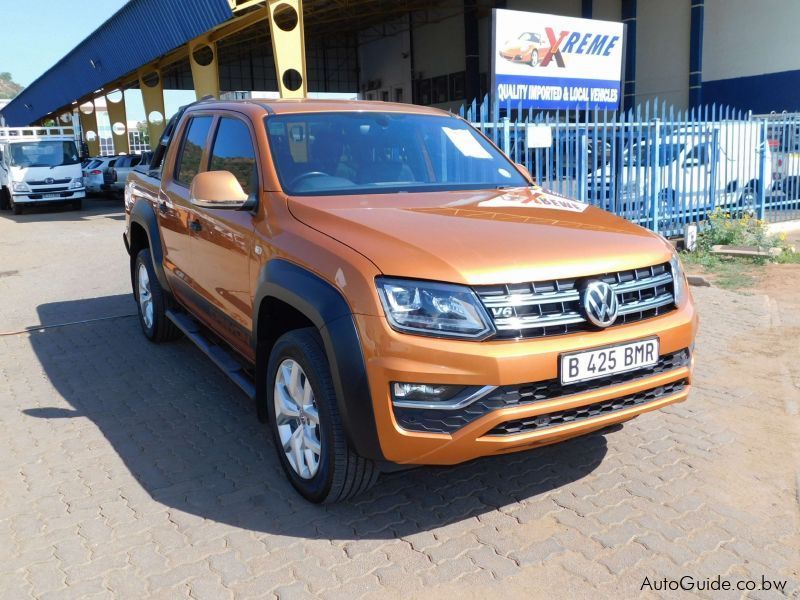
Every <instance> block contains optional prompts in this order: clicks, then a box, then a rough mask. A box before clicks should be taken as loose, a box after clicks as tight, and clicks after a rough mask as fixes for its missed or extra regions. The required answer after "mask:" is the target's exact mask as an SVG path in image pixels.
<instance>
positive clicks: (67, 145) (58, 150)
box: [9, 142, 80, 167]
mask: <svg viewBox="0 0 800 600" xmlns="http://www.w3.org/2000/svg"><path fill="white" fill-rule="evenodd" d="M9 151H10V154H11V164H12V165H13V166H15V167H60V166H61V165H77V164H78V163H80V158H79V157H78V149H77V148H76V147H75V142H17V143H14V144H10V145H9Z"/></svg>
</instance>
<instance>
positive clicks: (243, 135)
mask: <svg viewBox="0 0 800 600" xmlns="http://www.w3.org/2000/svg"><path fill="white" fill-rule="evenodd" d="M208 170H209V171H230V172H231V173H233V174H234V175H235V176H236V179H238V180H239V183H240V184H241V185H242V189H243V190H244V191H245V193H247V194H252V193H253V192H254V191H255V190H256V187H257V185H258V176H257V171H256V153H255V150H254V149H253V139H252V137H251V135H250V130H249V129H248V128H247V125H245V124H244V123H243V122H242V121H240V120H239V119H226V118H223V119H220V122H219V128H218V129H217V135H216V137H215V138H214V149H213V150H212V152H211V164H210V165H209V167H208Z"/></svg>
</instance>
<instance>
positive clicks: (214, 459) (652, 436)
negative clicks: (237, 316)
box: [0, 201, 800, 599]
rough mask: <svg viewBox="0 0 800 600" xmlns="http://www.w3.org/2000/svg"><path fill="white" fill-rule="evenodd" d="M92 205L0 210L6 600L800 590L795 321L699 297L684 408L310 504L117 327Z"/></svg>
mask: <svg viewBox="0 0 800 600" xmlns="http://www.w3.org/2000/svg"><path fill="white" fill-rule="evenodd" d="M89 206H90V209H89V210H87V211H84V212H83V213H80V214H78V213H69V212H59V213H53V214H50V213H38V214H32V215H23V216H21V217H11V216H9V214H8V213H2V214H0V332H13V331H17V330H23V329H26V328H31V331H28V332H26V333H22V334H15V335H2V336H0V596H1V597H3V598H9V599H18V598H27V597H35V598H59V599H60V598H168V599H173V598H185V597H192V598H198V599H199V598H215V599H216V598H234V597H236V598H250V597H276V596H277V597H280V598H311V597H321V598H348V599H349V598H356V597H361V596H363V597H369V598H378V597H401V596H404V597H408V596H416V597H443V596H451V595H459V596H462V597H481V598H483V597H491V596H498V597H500V596H502V597H538V596H545V595H554V594H559V595H560V596H565V595H573V596H584V597H612V596H613V597H632V596H637V595H639V594H640V588H641V585H642V582H643V581H644V580H645V577H647V578H649V580H650V581H651V582H655V581H661V580H663V579H664V578H671V579H677V578H679V577H681V576H685V575H686V576H692V577H695V578H697V579H698V580H704V579H705V578H716V577H717V576H718V575H720V576H722V578H723V579H725V580H729V581H731V582H734V583H735V582H737V581H739V580H747V579H753V580H755V581H756V582H757V584H758V585H759V586H760V585H761V581H762V577H766V578H767V579H778V580H785V581H786V582H787V583H786V588H785V591H784V593H783V594H781V593H777V592H775V591H774V590H771V591H766V592H765V591H754V592H752V593H751V594H750V595H751V596H753V597H758V598H761V597H781V596H783V595H786V596H792V595H794V596H795V597H797V595H798V594H800V573H798V568H799V567H800V537H799V536H798V523H799V522H800V518H799V507H798V496H797V494H798V491H797V486H798V481H797V474H798V464H800V461H798V456H800V452H798V441H800V435H798V434H799V433H800V424H799V423H798V421H799V420H800V417H798V415H797V399H798V397H800V370H799V367H798V364H800V361H798V354H797V350H796V348H797V346H796V340H797V339H798V335H800V317H797V316H796V315H797V313H796V312H791V311H787V310H784V308H783V305H782V304H781V302H782V300H781V299H780V298H778V299H775V298H769V297H767V296H764V295H762V294H758V293H754V294H751V295H740V294H735V293H733V292H726V291H722V290H719V289H716V288H708V289H706V288H703V289H698V290H696V291H695V294H696V297H697V300H698V303H699V306H700V311H701V315H702V333H701V336H700V339H699V342H698V348H697V357H698V361H699V366H698V371H697V386H696V390H695V392H694V395H693V396H692V397H691V398H690V400H689V401H688V402H686V403H684V404H682V405H678V406H674V407H671V408H669V409H667V410H664V411H661V412H658V413H650V414H648V415H645V416H643V417H640V418H639V419H636V420H634V421H632V422H630V423H628V424H626V425H625V426H624V427H623V428H621V429H619V430H618V431H614V432H608V433H605V434H602V435H601V434H596V435H591V436H588V437H584V438H581V439H577V440H573V441H570V442H567V443H563V444H560V445H558V446H553V447H549V448H544V449H541V450H537V451H532V452H528V453H524V454H517V455H513V456H505V457H501V458H491V459H484V460H479V461H475V462H473V463H470V464H466V465H461V466H458V467H455V468H447V469H432V468H425V469H418V470H414V471H410V472H405V473H399V474H395V475H392V476H385V477H384V478H383V479H382V481H381V482H380V483H379V485H378V486H377V487H375V488H374V489H373V490H371V491H370V492H369V493H368V494H366V495H364V496H362V497H359V498H358V499H356V500H355V501H352V502H349V503H345V504H339V505H335V506H326V507H318V506H312V505H309V504H307V503H305V502H304V501H302V500H301V499H300V498H299V497H298V496H297V495H295V494H294V492H293V490H292V489H291V488H290V487H289V485H288V484H287V483H286V482H285V480H284V477H283V475H282V473H281V472H280V468H279V464H278V462H277V460H276V456H275V453H274V450H273V448H272V446H271V444H270V442H269V440H268V438H267V436H266V434H265V430H264V429H263V427H262V426H261V425H259V423H258V422H257V421H256V419H255V414H254V409H253V407H252V406H251V404H250V402H249V401H248V400H247V399H245V398H244V397H242V395H241V394H240V393H239V392H238V391H237V389H236V388H235V387H234V386H233V385H231V384H230V383H229V382H228V381H227V380H226V379H225V378H224V377H223V376H222V375H221V374H220V373H219V372H218V371H217V370H216V369H215V368H214V367H213V366H212V365H211V364H210V363H209V362H208V361H207V360H205V359H204V358H203V356H202V355H201V354H200V353H199V352H198V351H197V350H196V349H194V348H193V347H192V346H191V344H190V343H188V342H186V341H181V342H177V343H174V344H169V345H162V346H154V345H152V344H150V343H148V342H146V341H145V339H144V338H143V337H142V335H141V334H140V332H139V329H138V325H137V323H136V321H135V319H133V318H131V317H126V316H124V315H126V314H130V313H131V312H132V310H133V308H134V307H133V304H132V300H131V298H130V296H129V294H128V287H127V286H128V285H129V284H128V274H127V272H126V271H125V268H126V262H125V255H124V251H123V250H122V246H121V239H120V236H121V231H122V223H121V222H120V220H119V214H120V213H119V207H118V206H116V205H114V204H113V203H112V202H111V201H102V202H100V201H96V202H90V203H89ZM787 313H790V314H787ZM115 315H116V316H118V318H112V319H108V320H102V321H95V322H91V323H83V324H74V325H68V326H64V327H56V328H52V329H44V330H38V329H37V328H36V327H35V326H37V325H41V324H45V325H54V324H59V323H63V322H67V321H79V320H84V319H92V318H96V317H113V316H115ZM793 402H794V404H793ZM793 407H794V408H793ZM793 411H794V412H793ZM742 594H743V593H742V592H739V591H735V592H728V593H716V592H708V593H701V594H700V595H701V596H706V597H715V598H716V597H736V598H738V597H741V596H742ZM651 595H662V594H661V593H653V594H651ZM678 595H679V594H678V593H677V592H668V593H666V596H667V597H677V596H678Z"/></svg>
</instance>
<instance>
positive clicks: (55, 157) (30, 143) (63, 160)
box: [0, 127, 86, 214]
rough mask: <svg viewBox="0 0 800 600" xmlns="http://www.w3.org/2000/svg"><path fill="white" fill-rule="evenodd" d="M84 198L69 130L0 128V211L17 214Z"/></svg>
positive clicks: (75, 204) (76, 205)
mask: <svg viewBox="0 0 800 600" xmlns="http://www.w3.org/2000/svg"><path fill="white" fill-rule="evenodd" d="M85 197H86V191H85V189H84V185H83V174H82V171H81V159H80V155H79V153H78V146H77V144H76V143H75V130H74V129H73V128H72V127H0V208H3V209H9V208H10V209H12V210H13V211H14V214H20V213H21V212H22V209H23V208H24V207H26V206H31V205H33V204H38V203H51V202H58V203H69V204H70V205H71V206H72V208H74V209H77V210H80V208H81V204H82V200H83V198H85Z"/></svg>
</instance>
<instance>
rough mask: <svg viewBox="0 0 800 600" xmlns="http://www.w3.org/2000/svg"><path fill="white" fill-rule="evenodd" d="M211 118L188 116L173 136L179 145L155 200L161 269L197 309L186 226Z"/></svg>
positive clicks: (191, 214)
mask: <svg viewBox="0 0 800 600" xmlns="http://www.w3.org/2000/svg"><path fill="white" fill-rule="evenodd" d="M213 121H214V117H213V116H212V115H210V114H194V113H193V114H192V116H191V117H189V118H187V119H186V122H185V123H184V125H183V128H182V129H181V130H180V131H179V132H178V135H177V136H175V138H174V139H175V143H179V144H180V146H179V147H178V153H177V157H176V159H175V162H174V164H173V165H171V168H167V169H165V171H164V173H163V178H162V184H161V191H160V194H159V198H158V221H159V225H160V229H161V239H162V243H163V245H164V268H165V270H166V274H167V277H168V278H169V279H170V283H171V287H172V289H173V290H174V292H175V294H176V295H177V296H179V297H180V298H181V300H182V301H183V302H185V303H188V304H191V305H192V306H195V307H197V306H198V303H197V298H196V295H195V294H193V293H192V290H193V288H194V283H193V281H194V280H193V275H192V273H193V272H194V265H193V261H192V255H191V249H190V239H191V230H190V226H194V225H191V224H192V223H193V222H194V221H195V210H194V208H193V206H192V204H191V203H190V202H189V187H190V186H191V184H192V179H193V178H194V176H195V175H197V173H199V172H200V170H201V169H202V165H203V164H204V160H205V156H206V148H207V146H208V144H207V141H208V136H209V133H210V132H211V125H212V123H213Z"/></svg>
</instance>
